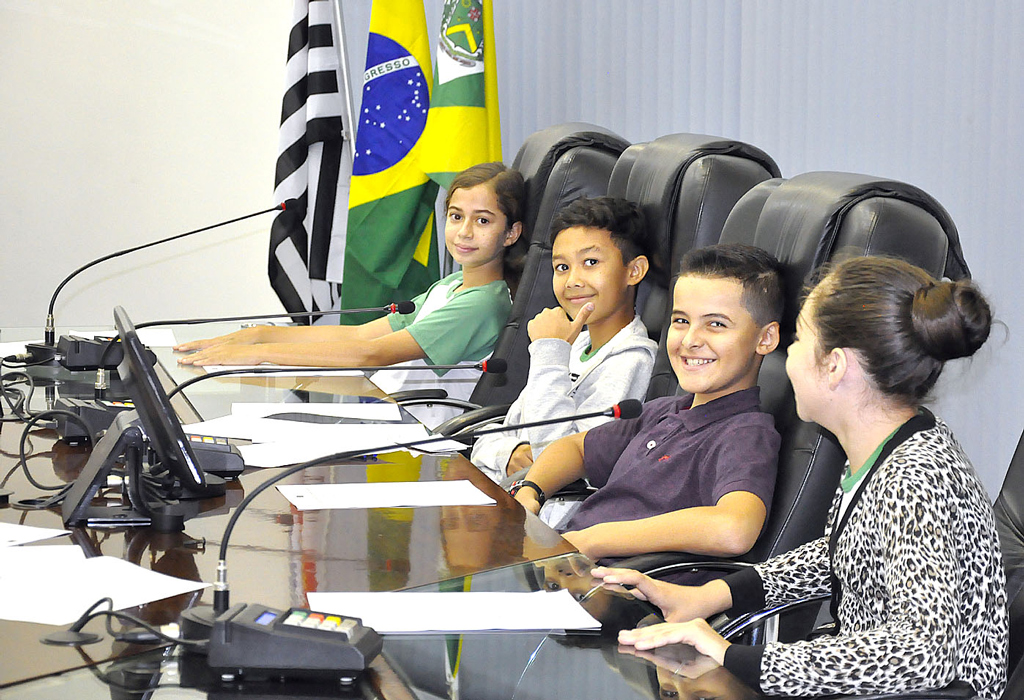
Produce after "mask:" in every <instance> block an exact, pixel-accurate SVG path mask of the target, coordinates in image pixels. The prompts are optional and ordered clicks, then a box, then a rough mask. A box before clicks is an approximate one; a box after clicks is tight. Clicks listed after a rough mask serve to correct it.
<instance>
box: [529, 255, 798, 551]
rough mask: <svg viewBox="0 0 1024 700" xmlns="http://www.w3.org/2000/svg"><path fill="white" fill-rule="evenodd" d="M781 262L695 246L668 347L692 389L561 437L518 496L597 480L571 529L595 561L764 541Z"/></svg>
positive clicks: (676, 296)
mask: <svg viewBox="0 0 1024 700" xmlns="http://www.w3.org/2000/svg"><path fill="white" fill-rule="evenodd" d="M782 300H783V295H782V278H781V274H780V267H779V263H778V261H777V260H775V258H773V257H772V256H771V255H769V254H768V253H767V252H765V251H763V250H761V249H759V248H754V247H751V246H742V245H732V244H727V245H717V246H709V247H707V248H701V249H698V250H693V251H690V252H689V253H687V254H686V255H685V256H684V257H683V259H682V261H681V264H680V272H679V276H678V278H677V280H676V283H675V288H674V293H673V309H672V322H671V327H670V328H669V331H668V335H667V348H668V355H669V359H670V361H671V363H672V369H673V370H674V372H675V375H676V378H677V379H678V380H679V386H680V387H681V388H682V389H683V390H684V391H686V392H688V393H689V394H692V397H691V396H685V397H666V398H661V399H656V400H654V401H651V402H649V403H647V404H645V405H644V409H643V413H642V414H641V415H640V417H639V418H636V419H634V420H625V421H614V422H611V423H607V424H605V425H603V426H600V427H598V428H594V429H592V430H589V431H586V432H583V433H577V434H575V435H570V436H568V437H565V438H562V439H561V440H558V441H557V442H554V443H552V444H551V445H550V446H549V447H548V448H547V449H546V450H545V451H544V452H543V454H542V455H541V456H540V458H539V459H538V460H537V461H536V462H535V463H534V465H533V467H532V468H531V469H530V473H529V475H528V481H525V482H522V486H521V487H520V488H519V489H518V491H517V492H516V493H515V497H516V500H518V501H519V502H520V503H522V504H523V506H524V507H525V508H527V509H528V510H530V511H532V512H533V513H537V512H538V511H539V510H540V507H541V505H542V504H543V500H544V498H545V496H546V495H549V494H553V493H555V492H556V491H558V490H559V489H560V488H562V487H563V486H565V485H566V484H569V483H571V482H572V481H575V480H576V479H579V478H581V477H584V476H585V477H587V478H588V479H589V480H590V483H591V484H592V485H593V486H596V487H597V492H596V493H595V494H593V495H591V496H590V497H589V498H588V499H587V500H586V501H584V502H583V505H582V506H581V507H580V509H579V510H578V511H577V512H576V514H575V515H574V516H573V518H572V519H571V520H570V521H569V523H568V525H567V528H566V532H565V533H563V534H564V537H565V538H566V539H567V540H569V541H570V542H572V543H573V545H575V546H576V548H577V549H579V550H580V551H581V552H583V553H584V554H586V555H587V556H589V557H590V558H591V559H594V560H595V561H596V560H599V559H607V558H609V557H626V556H632V555H635V554H644V553H647V552H663V551H682V552H692V553H694V554H704V555H711V556H725V557H734V556H738V555H741V554H743V553H745V552H747V551H748V550H749V549H750V548H751V547H752V546H753V544H754V542H755V540H756V539H757V537H758V535H759V534H760V532H761V528H762V526H763V525H764V521H765V518H766V517H767V515H768V509H769V508H770V506H771V497H772V492H773V490H774V487H775V472H776V466H777V461H778V450H779V443H780V438H779V434H778V433H777V432H776V430H775V425H774V421H773V420H772V417H771V416H770V415H769V414H767V413H763V412H762V411H761V409H760V401H759V389H758V387H757V374H758V371H759V370H760V368H761V360H762V358H763V357H764V356H765V355H767V354H768V353H770V352H771V351H772V350H774V349H775V347H776V346H777V345H778V343H779V318H780V316H781V314H782Z"/></svg>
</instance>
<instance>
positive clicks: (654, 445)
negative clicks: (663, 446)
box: [647, 440, 658, 452]
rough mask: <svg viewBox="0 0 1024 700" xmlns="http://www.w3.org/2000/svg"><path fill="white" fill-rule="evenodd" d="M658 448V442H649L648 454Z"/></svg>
mask: <svg viewBox="0 0 1024 700" xmlns="http://www.w3.org/2000/svg"><path fill="white" fill-rule="evenodd" d="M657 446H658V443H657V442H656V441H654V440H649V441H648V442H647V451H648V452H650V451H651V450H653V449H654V448H655V447H657Z"/></svg>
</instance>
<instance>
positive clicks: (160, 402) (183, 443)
mask: <svg viewBox="0 0 1024 700" xmlns="http://www.w3.org/2000/svg"><path fill="white" fill-rule="evenodd" d="M114 324H115V325H116V326H117V332H118V334H119V335H120V336H121V346H122V347H123V349H124V358H123V359H122V360H121V364H120V365H118V367H117V372H118V374H119V375H120V377H121V381H122V383H123V384H124V388H125V389H126V390H127V392H128V395H129V396H130V397H131V398H132V401H134V402H135V410H136V411H138V413H139V419H140V420H141V422H142V430H143V431H144V432H145V434H146V437H147V438H149V443H150V446H151V447H152V448H153V450H154V451H155V452H156V455H157V459H159V461H160V464H161V465H162V466H163V467H164V468H165V469H167V470H168V471H169V472H170V473H171V474H173V475H174V476H176V477H177V478H178V480H179V481H181V485H182V486H183V487H184V488H185V489H187V490H190V491H193V492H199V493H201V492H203V491H204V490H206V477H205V475H204V474H203V470H202V468H201V467H200V466H199V461H198V460H197V459H196V457H195V454H194V453H193V452H192V448H191V446H189V443H188V440H187V439H186V438H185V433H184V432H183V431H182V429H181V423H180V422H179V421H178V417H177V415H176V414H175V413H174V409H173V408H171V402H170V400H168V398H167V392H165V391H164V388H163V386H161V384H160V379H159V377H157V374H156V371H155V370H154V369H153V367H152V366H151V365H150V363H149V362H147V357H146V346H145V345H143V344H142V342H141V341H140V340H139V336H138V334H137V333H136V332H135V325H134V324H133V323H132V321H131V319H130V318H128V314H127V313H125V310H124V309H123V308H121V307H120V306H117V307H114Z"/></svg>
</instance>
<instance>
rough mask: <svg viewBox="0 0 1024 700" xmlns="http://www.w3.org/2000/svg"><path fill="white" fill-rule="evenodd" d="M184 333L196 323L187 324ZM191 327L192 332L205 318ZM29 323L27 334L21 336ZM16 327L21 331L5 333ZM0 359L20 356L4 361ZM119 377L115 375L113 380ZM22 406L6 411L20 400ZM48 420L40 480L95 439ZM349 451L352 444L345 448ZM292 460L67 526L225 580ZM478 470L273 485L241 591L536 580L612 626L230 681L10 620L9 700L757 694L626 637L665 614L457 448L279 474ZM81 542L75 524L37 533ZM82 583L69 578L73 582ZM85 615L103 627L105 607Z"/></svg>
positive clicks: (276, 393)
mask: <svg viewBox="0 0 1024 700" xmlns="http://www.w3.org/2000/svg"><path fill="white" fill-rule="evenodd" d="M176 335H177V337H178V339H179V340H180V339H183V338H187V337H189V334H187V333H185V334H183V333H181V332H180V331H178V330H177V329H176ZM192 335H195V333H194V332H193V333H192ZM23 337H26V338H27V337H29V336H23ZM0 338H2V339H3V340H4V341H9V340H12V339H16V338H12V336H11V334H10V333H6V334H4V335H2V336H0ZM154 351H155V352H156V354H157V356H158V359H159V368H160V373H161V381H162V382H163V384H164V386H165V387H166V388H168V389H169V388H171V387H172V386H173V385H174V384H175V383H178V382H181V381H184V380H186V379H188V378H190V377H193V376H197V375H199V374H202V373H203V370H201V369H195V368H191V367H182V366H179V365H177V364H176V362H175V358H174V356H173V353H171V351H170V350H169V349H167V348H154ZM4 371H5V372H6V371H8V368H5V370H4ZM32 374H33V375H34V377H35V378H36V380H35V384H36V388H35V393H34V396H33V400H32V408H33V409H34V410H42V409H43V408H46V407H48V406H50V405H52V404H53V403H54V402H55V401H56V400H57V399H59V398H61V397H69V396H70V397H75V396H80V397H83V398H90V397H91V396H92V381H93V376H92V373H72V372H68V371H67V370H64V369H61V368H50V367H42V368H34V369H33V370H32ZM117 391H118V386H117V383H116V382H112V385H111V390H110V392H111V393H110V395H108V396H111V397H113V398H116V395H117ZM388 400H389V399H388V398H387V396H386V395H385V394H384V393H383V392H381V391H380V390H379V389H377V387H375V386H374V385H373V384H372V383H371V382H369V381H368V380H367V379H366V378H365V377H362V376H348V377H312V376H274V377H266V376H262V377H246V378H239V377H225V378H212V379H210V380H208V381H202V382H200V383H198V384H196V385H194V386H192V387H189V388H188V389H186V391H185V392H184V394H183V395H179V396H177V397H176V398H175V399H174V401H173V405H174V407H175V410H176V411H177V412H178V413H179V416H180V417H181V418H182V420H183V421H184V422H188V421H192V420H196V419H199V418H204V419H208V418H212V417H217V416H220V415H226V414H227V413H229V412H230V405H231V403H233V402H280V403H289V402H312V403H318V402H338V401H388ZM8 415H9V413H8ZM22 432H23V424H21V423H16V422H6V423H2V424H0V473H3V474H4V475H6V474H7V473H8V472H12V474H11V477H10V480H9V481H8V484H7V487H6V488H8V489H11V490H13V491H14V496H13V497H12V500H14V499H18V498H25V497H31V496H38V495H40V492H39V491H38V489H36V488H34V487H33V486H32V485H31V484H30V483H29V481H28V480H27V478H26V477H25V475H24V474H23V473H22V472H21V471H20V470H15V469H14V467H15V466H16V464H17V461H18V449H19V441H20V439H21V437H22ZM56 437H57V436H56V433H55V432H54V431H53V430H49V429H44V428H42V427H39V428H37V429H34V430H32V431H31V433H30V435H29V437H28V440H27V447H28V451H29V453H30V454H31V455H32V456H31V457H30V459H29V462H28V464H29V468H30V470H31V472H32V474H33V477H34V478H35V479H36V480H37V481H39V482H42V483H45V484H52V485H61V484H66V483H69V482H70V481H72V480H73V479H74V478H75V476H76V475H77V474H78V472H79V471H80V470H81V468H82V467H83V465H84V464H85V461H86V460H87V458H88V455H89V448H88V446H77V447H76V446H70V445H67V444H65V443H64V442H63V441H57V440H56ZM340 449H343V446H342V447H341V448H340ZM278 471H279V470H258V469H247V470H246V472H245V473H244V474H242V476H241V477H240V478H239V479H238V480H237V481H235V482H230V483H229V484H228V490H227V493H226V495H225V496H222V497H219V498H213V499H207V500H206V501H203V502H202V503H201V509H202V512H201V514H200V515H199V516H198V517H195V518H192V519H190V520H188V521H187V522H186V526H185V531H184V532H180V533H170V534H169V533H158V532H155V531H153V530H151V529H149V528H121V529H89V528H76V529H74V530H73V531H72V532H71V535H70V539H71V541H73V542H75V543H77V544H78V545H79V546H81V547H82V549H83V550H84V551H85V552H86V554H87V555H88V556H97V555H106V556H114V557H119V558H123V559H127V560H129V561H132V562H135V563H137V564H139V565H140V566H143V567H145V568H148V569H152V570H154V571H159V572H162V573H165V574H169V575H172V576H177V577H180V578H184V579H187V580H193V581H205V582H212V581H213V580H214V578H215V567H216V560H217V548H218V547H219V545H220V542H221V538H222V536H223V531H224V526H225V523H226V521H227V519H228V517H229V515H230V513H231V511H232V509H233V507H234V506H236V505H237V504H238V503H239V502H240V501H241V499H242V498H243V497H244V495H245V494H246V493H247V492H249V491H251V490H252V489H253V488H255V487H256V486H258V485H259V484H261V483H262V482H263V481H264V480H266V479H267V478H269V477H270V476H271V475H273V474H275V473H277V472H278ZM448 479H468V480H470V481H471V482H472V483H473V484H474V485H476V486H477V487H478V488H479V489H480V490H482V491H483V492H484V493H486V494H487V495H489V496H491V497H492V498H494V499H495V501H496V503H495V505H492V506H451V507H433V508H415V509H406V508H377V509H355V510H323V511H305V512H302V511H298V510H296V509H295V508H293V507H292V506H290V504H289V503H288V502H287V501H286V500H285V499H284V498H283V497H282V496H281V495H280V494H279V493H278V492H277V491H276V490H273V489H270V490H268V491H267V492H266V493H264V494H262V495H261V496H260V497H259V498H258V499H257V500H255V501H254V502H253V505H252V506H251V507H250V508H249V509H248V510H247V511H246V512H245V513H244V514H243V516H242V517H241V518H240V520H239V523H238V526H237V527H236V529H235V532H234V534H233V536H232V539H231V547H230V549H229V552H228V559H227V561H228V567H229V569H228V580H229V583H230V586H231V595H232V602H235V603H237V602H250V603H259V604H263V605H268V606H271V607H276V608H281V609H286V608H288V607H291V606H299V607H307V605H308V604H307V600H306V594H307V593H308V592H310V591H388V590H400V589H411V588H416V589H419V590H437V591H455V590H473V591H535V590H555V589H559V588H568V589H569V590H570V591H571V592H572V593H573V595H574V596H575V597H576V598H577V599H578V600H581V602H582V604H583V605H584V607H586V608H587V610H588V611H590V612H591V613H592V614H593V615H594V616H595V617H596V618H597V619H598V620H600V621H601V623H602V630H601V632H599V633H598V632H589V633H576V634H562V633H558V634H555V633H548V632H547V631H538V632H532V633H522V632H514V633H510V632H502V633H485V634H465V635H415V636H388V637H386V638H385V644H384V651H383V653H382V654H381V656H379V657H378V658H377V659H375V660H374V662H373V664H372V665H371V667H370V669H369V670H368V671H367V672H366V673H364V674H363V675H362V676H361V677H360V678H359V679H358V681H357V682H356V683H355V684H353V685H351V686H347V687H343V686H341V685H339V684H338V683H337V682H326V683H325V682H311V681H301V682H300V681H294V680H291V681H289V682H288V683H286V684H282V683H280V682H273V681H267V682H260V681H247V682H244V683H241V684H238V683H225V682H223V681H221V680H220V678H219V677H217V676H216V675H213V674H211V673H210V671H209V669H208V668H206V667H205V664H204V663H203V660H202V657H194V656H192V655H188V654H183V653H181V652H180V651H179V650H178V649H176V648H171V647H152V646H151V647H142V646H133V645H127V644H124V643H121V642H116V641H114V640H113V639H111V638H110V636H109V635H106V634H104V635H103V638H102V640H101V641H100V642H98V643H96V644H91V645H88V646H82V647H79V648H74V647H53V646H45V645H43V644H42V643H41V642H40V641H39V640H40V638H41V637H42V636H43V635H45V634H47V633H49V632H51V631H53V630H54V629H57V628H55V627H53V626H49V625H39V624H32V623H24V622H12V621H0V696H2V697H3V698H4V699H5V700H7V698H51V697H52V698H82V699H89V698H150V697H152V698H161V697H166V698H170V697H174V698H193V697H196V698H201V697H209V698H220V697H244V696H251V697H259V698H283V697H360V698H389V699H396V698H397V699H406V698H416V699H422V700H434V699H436V698H449V699H450V700H457V699H458V698H467V699H472V700H487V699H490V698H494V699H499V698H502V699H504V698H508V699H512V698H515V699H520V700H526V699H528V698H587V700H598V699H601V698H652V697H653V698H670V697H680V698H698V697H700V698H709V697H718V698H736V699H741V698H749V697H756V696H755V694H754V693H752V691H750V690H749V689H748V688H747V687H746V686H744V685H743V684H742V683H740V682H739V681H737V680H736V679H735V678H734V677H733V676H731V674H729V673H727V672H725V671H724V669H721V668H718V667H717V666H716V665H715V664H714V663H713V662H710V660H708V659H706V658H704V657H700V656H698V655H697V654H695V652H694V651H693V650H692V649H691V648H689V647H685V646H677V647H670V648H667V649H665V650H661V651H659V652H658V654H656V655H654V654H652V655H646V656H645V657H643V658H642V657H640V656H637V655H634V654H633V653H630V651H631V650H629V649H620V648H619V647H618V645H617V643H616V642H615V633H616V632H617V631H618V630H619V629H623V628H627V627H633V626H635V625H636V624H638V623H639V622H641V620H644V619H645V618H648V619H649V618H650V616H651V613H652V612H653V611H652V610H651V609H650V608H649V606H647V605H646V604H645V603H641V602H639V601H636V600H635V599H633V598H632V597H631V596H629V595H628V594H625V593H621V592H613V591H606V590H603V589H600V588H597V589H595V588H593V586H592V582H591V579H590V577H589V575H587V574H586V573H585V572H587V571H589V568H590V566H591V564H590V562H589V561H587V560H586V559H585V558H584V557H582V555H580V554H578V553H576V552H575V551H574V549H573V548H572V546H571V545H569V544H568V543H567V542H566V541H565V540H563V539H562V538H561V537H560V536H559V535H558V534H557V533H556V532H554V531H553V530H551V529H550V528H548V527H547V526H545V525H544V524H543V523H541V522H540V521H539V520H538V519H537V518H536V517H534V516H533V515H532V514H528V513H526V512H525V511H524V510H523V509H522V508H521V507H519V505H518V504H517V503H516V502H515V501H514V500H512V499H511V498H510V497H509V496H508V495H507V494H506V493H505V492H504V491H502V490H501V489H500V488H498V487H497V486H496V485H495V484H494V483H493V482H491V481H490V480H489V479H488V478H486V477H485V476H484V475H483V474H482V473H481V472H479V471H478V470H477V469H476V468H475V467H473V466H472V465H471V464H470V463H469V462H468V461H467V460H466V459H464V458H463V457H461V456H459V455H446V456H412V455H410V454H408V453H405V452H395V453H389V454H381V455H375V456H373V457H370V458H366V459H357V460H353V461H348V462H344V463H339V464H332V465H326V466H321V467H314V468H311V469H308V470H306V471H304V472H301V473H299V474H296V475H294V476H292V477H291V478H289V479H288V480H286V481H285V482H284V483H302V484H315V483H341V482H372V481H435V480H448ZM0 522H11V523H21V524H25V525H34V526H39V527H61V518H60V514H59V512H58V511H56V510H41V511H40V510H20V509H17V508H15V507H10V506H8V507H3V508H0ZM63 544H68V540H67V539H66V538H58V539H55V540H49V541H47V542H43V543H38V544H34V545H26V546H34V547H46V546H54V545H63ZM67 585H68V586H69V587H72V586H74V585H75V583H74V581H68V582H67ZM211 597H212V592H211V589H209V588H206V589H203V590H201V591H198V592H195V593H190V594H185V595H181V596H176V597H174V598H168V599H164V600H160V601H156V602H154V603H150V604H148V605H143V606H140V607H137V608H132V609H129V610H128V611H127V612H130V613H133V614H135V615H137V616H139V617H141V618H142V619H144V620H146V621H148V622H150V623H154V624H165V623H169V622H173V621H175V620H176V619H177V618H178V616H179V615H180V613H181V611H182V610H184V609H185V608H187V607H191V606H194V605H204V604H209V603H210V600H211ZM89 629H90V630H95V631H99V632H102V622H100V621H94V622H93V623H91V624H90V627H89Z"/></svg>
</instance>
